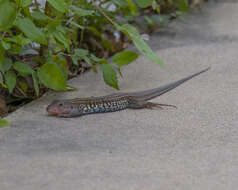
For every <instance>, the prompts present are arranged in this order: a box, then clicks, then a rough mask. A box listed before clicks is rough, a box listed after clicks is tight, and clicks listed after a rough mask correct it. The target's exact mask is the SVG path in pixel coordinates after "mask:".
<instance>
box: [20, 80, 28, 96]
mask: <svg viewBox="0 0 238 190" xmlns="http://www.w3.org/2000/svg"><path fill="white" fill-rule="evenodd" d="M19 85H20V87H21V89H22V90H23V92H25V93H26V92H27V84H26V83H25V82H21V81H20V82H19Z"/></svg>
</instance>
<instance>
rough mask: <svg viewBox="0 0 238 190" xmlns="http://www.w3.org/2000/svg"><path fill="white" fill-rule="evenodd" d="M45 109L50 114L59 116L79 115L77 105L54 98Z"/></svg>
mask: <svg viewBox="0 0 238 190" xmlns="http://www.w3.org/2000/svg"><path fill="white" fill-rule="evenodd" d="M46 111H47V112H48V113H50V114H51V115H55V116H59V117H73V116H75V115H76V114H77V115H80V110H79V109H78V108H77V107H75V106H74V105H72V104H70V103H69V102H66V101H64V100H54V101H53V102H52V103H51V104H50V105H48V106H47V108H46Z"/></svg>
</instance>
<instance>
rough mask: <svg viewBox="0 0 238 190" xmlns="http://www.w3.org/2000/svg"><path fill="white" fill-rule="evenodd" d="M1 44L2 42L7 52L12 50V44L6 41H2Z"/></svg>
mask: <svg viewBox="0 0 238 190" xmlns="http://www.w3.org/2000/svg"><path fill="white" fill-rule="evenodd" d="M1 42H2V47H3V48H4V49H5V50H8V49H10V48H11V44H10V43H7V42H5V41H4V40H2V41H1Z"/></svg>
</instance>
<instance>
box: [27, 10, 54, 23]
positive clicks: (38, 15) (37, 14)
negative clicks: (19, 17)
mask: <svg viewBox="0 0 238 190" xmlns="http://www.w3.org/2000/svg"><path fill="white" fill-rule="evenodd" d="M31 15H32V17H33V18H34V19H36V20H40V21H45V20H47V19H50V18H49V17H48V16H46V15H45V14H44V13H42V12H41V11H34V12H32V13H31Z"/></svg>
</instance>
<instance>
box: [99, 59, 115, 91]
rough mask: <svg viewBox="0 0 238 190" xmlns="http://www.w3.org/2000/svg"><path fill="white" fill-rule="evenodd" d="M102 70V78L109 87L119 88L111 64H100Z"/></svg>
mask: <svg viewBox="0 0 238 190" xmlns="http://www.w3.org/2000/svg"><path fill="white" fill-rule="evenodd" d="M100 66H101V69H102V72H103V79H104V81H105V82H106V83H107V84H108V85H109V86H111V87H113V88H115V89H117V90H119V87H118V84H117V74H116V71H115V70H114V69H113V67H112V65H111V64H106V63H103V64H101V65H100Z"/></svg>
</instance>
